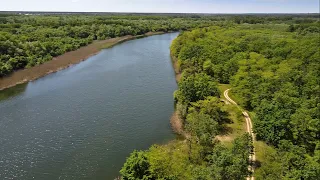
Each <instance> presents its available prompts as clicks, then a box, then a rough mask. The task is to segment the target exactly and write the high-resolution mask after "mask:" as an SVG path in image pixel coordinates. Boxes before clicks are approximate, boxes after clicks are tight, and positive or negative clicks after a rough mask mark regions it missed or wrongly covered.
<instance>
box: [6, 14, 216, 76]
mask: <svg viewBox="0 0 320 180" xmlns="http://www.w3.org/2000/svg"><path fill="white" fill-rule="evenodd" d="M210 24H211V25H212V24H213V22H212V21H211V20H206V19H202V18H200V19H197V18H191V17H167V16H129V15H128V16H126V15H113V16H112V15H110V16H98V15H28V16H27V15H14V16H13V15H0V43H1V44H0V54H1V55H0V77H1V76H5V75H8V74H10V73H11V72H13V71H15V70H18V69H22V68H28V67H32V66H35V65H38V64H41V63H43V62H46V61H49V60H51V59H52V58H53V57H56V56H58V55H61V54H63V53H65V52H68V51H72V50H76V49H78V48H79V47H81V46H85V45H88V44H89V43H92V42H93V41H94V40H105V39H108V38H114V37H120V36H125V35H133V36H134V35H142V34H144V33H147V32H157V31H162V32H168V31H178V30H187V29H191V28H195V27H204V26H208V25H210Z"/></svg>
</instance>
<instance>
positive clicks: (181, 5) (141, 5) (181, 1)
mask: <svg viewBox="0 0 320 180" xmlns="http://www.w3.org/2000/svg"><path fill="white" fill-rule="evenodd" d="M319 1H320V0H0V4H1V6H0V11H71V12H154V13H319Z"/></svg>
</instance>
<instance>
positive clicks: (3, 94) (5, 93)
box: [0, 83, 28, 101]
mask: <svg viewBox="0 0 320 180" xmlns="http://www.w3.org/2000/svg"><path fill="white" fill-rule="evenodd" d="M27 85H28V84H27V83H24V84H19V85H17V86H14V87H12V88H8V89H4V90H2V91H0V101H2V100H6V99H9V98H11V97H15V96H17V95H19V94H21V93H23V92H24V91H25V90H26V87H27Z"/></svg>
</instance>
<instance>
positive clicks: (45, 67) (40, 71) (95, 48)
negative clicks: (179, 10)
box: [0, 32, 165, 90]
mask: <svg viewBox="0 0 320 180" xmlns="http://www.w3.org/2000/svg"><path fill="white" fill-rule="evenodd" d="M164 33H165V32H148V33H146V34H144V35H138V36H131V35H127V36H122V37H117V38H111V39H107V40H100V41H94V42H93V43H91V44H89V45H87V46H84V47H81V48H79V49H77V50H75V51H70V52H67V53H65V54H63V55H60V56H57V57H54V58H53V59H52V60H51V61H47V62H45V63H43V64H40V65H38V66H34V67H31V68H28V69H22V70H18V71H15V72H13V73H12V74H10V75H8V76H6V77H2V78H0V90H3V89H6V88H10V87H13V86H16V85H18V84H23V83H26V82H29V81H34V80H36V79H38V78H41V77H43V76H46V75H48V74H51V73H54V72H57V71H60V70H62V69H65V68H68V67H70V66H72V65H74V64H78V63H80V62H82V61H84V60H86V59H88V58H89V57H91V56H93V55H96V54H97V53H99V52H100V51H101V49H105V48H111V47H113V46H115V45H117V44H119V43H123V42H125V41H129V40H132V39H136V38H141V37H147V36H152V35H158V34H164Z"/></svg>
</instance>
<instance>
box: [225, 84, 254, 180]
mask: <svg viewBox="0 0 320 180" xmlns="http://www.w3.org/2000/svg"><path fill="white" fill-rule="evenodd" d="M229 91H230V89H227V90H225V91H224V93H223V95H224V97H225V98H226V99H227V100H228V101H229V102H230V103H231V104H234V105H236V106H238V104H237V103H236V102H235V101H233V100H232V99H231V98H230V97H229V95H228V93H229ZM238 107H239V106H238ZM242 114H243V115H244V117H245V119H246V124H247V132H248V133H249V134H250V135H251V136H252V138H253V142H254V141H255V135H254V133H253V131H252V121H251V118H250V117H249V114H248V113H247V112H246V111H242ZM249 160H250V162H251V163H250V166H249V167H248V168H249V170H251V171H252V172H254V167H253V162H255V161H256V155H255V152H254V150H253V154H252V155H250V156H249ZM247 180H254V177H253V176H251V177H247Z"/></svg>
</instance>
